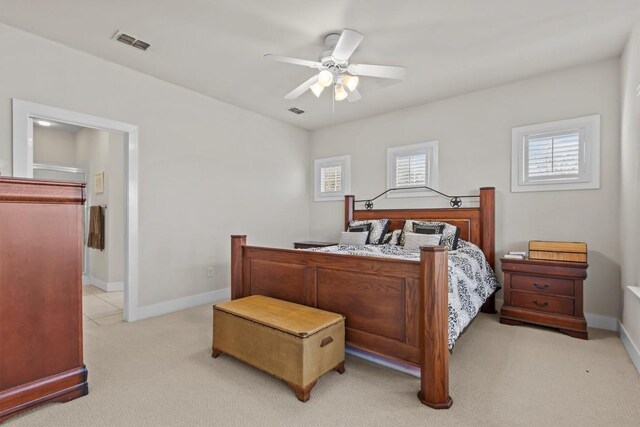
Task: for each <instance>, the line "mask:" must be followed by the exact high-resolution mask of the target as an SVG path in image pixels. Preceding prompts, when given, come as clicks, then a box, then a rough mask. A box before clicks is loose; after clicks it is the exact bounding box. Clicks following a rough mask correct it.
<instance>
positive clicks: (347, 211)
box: [344, 195, 356, 230]
mask: <svg viewBox="0 0 640 427" xmlns="http://www.w3.org/2000/svg"><path fill="white" fill-rule="evenodd" d="M355 204H356V196H352V195H348V196H344V229H345V230H347V229H348V228H349V223H350V222H351V221H353V210H354V209H355Z"/></svg>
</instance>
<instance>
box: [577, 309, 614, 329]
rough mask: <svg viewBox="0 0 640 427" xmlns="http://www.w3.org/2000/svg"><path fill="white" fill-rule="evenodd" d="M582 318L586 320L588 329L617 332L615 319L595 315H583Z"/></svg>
mask: <svg viewBox="0 0 640 427" xmlns="http://www.w3.org/2000/svg"><path fill="white" fill-rule="evenodd" d="M584 317H585V319H586V320H587V326H588V327H589V328H596V329H604V330H607V331H614V332H618V319H616V318H615V317H610V316H603V315H601V314H595V313H585V314H584Z"/></svg>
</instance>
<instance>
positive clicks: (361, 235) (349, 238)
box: [338, 231, 369, 246]
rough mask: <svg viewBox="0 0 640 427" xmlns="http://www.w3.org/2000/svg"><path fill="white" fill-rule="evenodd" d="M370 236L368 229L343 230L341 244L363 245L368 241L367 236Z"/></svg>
mask: <svg viewBox="0 0 640 427" xmlns="http://www.w3.org/2000/svg"><path fill="white" fill-rule="evenodd" d="M368 237H369V232H368V231H360V232H358V231H343V232H342V235H341V236H340V243H338V244H339V245H355V246H363V245H365V244H366V243H367V238H368Z"/></svg>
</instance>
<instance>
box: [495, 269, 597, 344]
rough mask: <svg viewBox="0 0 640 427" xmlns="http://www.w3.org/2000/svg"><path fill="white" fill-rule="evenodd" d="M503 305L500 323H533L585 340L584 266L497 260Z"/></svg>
mask: <svg viewBox="0 0 640 427" xmlns="http://www.w3.org/2000/svg"><path fill="white" fill-rule="evenodd" d="M501 262H502V272H503V273H504V288H503V292H504V305H503V306H502V309H501V310H500V323H505V324H508V325H521V324H523V323H533V324H536V325H541V326H549V327H552V328H556V329H559V330H560V331H561V332H564V333H565V334H567V335H571V336H572V337H576V338H582V339H585V340H586V339H588V335H587V322H586V321H585V319H584V313H583V308H582V303H583V299H582V287H583V281H584V279H586V277H587V267H588V264H586V263H582V262H562V261H543V260H530V259H525V260H514V259H504V258H503V259H501Z"/></svg>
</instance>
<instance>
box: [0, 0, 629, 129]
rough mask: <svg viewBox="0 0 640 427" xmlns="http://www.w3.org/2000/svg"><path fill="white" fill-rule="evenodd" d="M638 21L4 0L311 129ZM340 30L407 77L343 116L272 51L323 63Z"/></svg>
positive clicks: (268, 4) (450, 10)
mask: <svg viewBox="0 0 640 427" xmlns="http://www.w3.org/2000/svg"><path fill="white" fill-rule="evenodd" d="M639 16H640V0H481V1H480V0H448V1H443V0H417V1H410V0H407V1H389V0H383V1H380V0H351V1H349V0H324V1H306V0H279V1H275V0H270V1H265V0H223V1H212V0H208V1H207V0H165V1H157V0H156V1H153V0H135V1H131V0H128V1H122V0H109V1H104V0H56V1H50V0H49V1H47V0H31V1H24V0H0V22H3V23H6V24H8V25H11V26H14V27H17V28H21V29H24V30H27V31H30V32H32V33H35V34H38V35H41V36H44V37H46V38H49V39H52V40H55V41H57V42H60V43H63V44H66V45H68V46H71V47H73V48H76V49H79V50H82V51H85V52H89V53H91V54H93V55H95V56H98V57H102V58H105V59H107V60H110V61H113V62H116V63H118V64H121V65H124V66H127V67H129V68H132V69H135V70H138V71H141V72H143V73H147V74H150V75H153V76H156V77H158V78H161V79H163V80H166V81H169V82H172V83H175V84H178V85H181V86H184V87H187V88H190V89H192V90H195V91H197V92H201V93H203V94H206V95H209V96H212V97H215V98H218V99H220V100H223V101H225V102H228V103H231V104H235V105H238V106H240V107H244V108H246V109H249V110H252V111H256V112H259V113H262V114H264V115H266V116H270V117H273V118H275V119H278V120H282V121H285V122H288V123H291V124H294V125H296V126H299V127H302V128H306V129H317V128H321V127H325V126H330V125H333V124H337V123H341V122H345V121H349V120H354V119H358V118H362V117H367V116H372V115H375V114H380V113H384V112H387V111H391V110H396V109H399V108H403V107H408V106H412V105H416V104H421V103H424V102H428V101H432V100H436V99H441V98H444V97H448V96H453V95H457V94H461V93H465V92H469V91H473V90H477V89H482V88H486V87H490V86H494V85H496V84H501V83H505V82H509V81H514V80H517V79H521V78H524V77H528V76H532V75H536V74H540V73H544V72H548V71H552V70H556V69H561V68H566V67H570V66H573V65H578V64H582V63H587V62H591V61H596V60H599V59H605V58H610V57H614V56H617V55H619V54H620V52H621V50H622V48H623V46H624V42H625V40H626V38H627V36H628V35H629V32H630V30H631V28H632V26H633V24H634V23H635V22H637V19H638V17H639ZM343 28H352V29H355V30H357V31H359V32H361V33H363V34H364V35H365V39H364V41H363V42H362V43H361V44H360V47H359V48H358V50H357V51H356V52H355V54H354V55H353V57H352V61H351V62H353V63H370V64H384V65H402V66H405V67H407V68H408V69H409V72H408V77H407V79H406V80H405V81H404V82H402V83H399V84H391V85H389V84H386V82H378V81H376V79H373V78H366V79H361V86H360V87H359V89H360V92H361V93H362V96H363V99H362V100H361V101H359V102H356V103H348V102H346V101H343V102H339V103H338V102H336V103H335V112H333V111H332V101H331V96H329V94H327V93H325V94H323V96H321V98H320V99H317V98H315V96H313V94H312V93H311V92H308V93H306V94H304V95H303V96H302V97H300V98H298V99H297V100H295V101H287V100H285V99H284V98H283V97H284V95H285V94H286V93H288V92H289V91H291V90H292V89H293V88H294V87H296V86H297V85H298V84H300V83H302V82H303V81H305V80H306V79H308V78H309V77H310V76H312V75H313V70H311V69H309V68H305V67H299V66H294V65H287V64H281V63H275V62H271V61H268V60H265V59H263V55H264V54H266V53H275V54H281V55H287V56H294V57H299V58H307V59H312V60H316V59H317V57H318V55H319V54H320V53H321V52H322V51H323V50H324V45H323V37H324V35H326V34H327V33H330V32H340V31H341V30H342V29H343ZM118 29H120V30H121V31H123V32H125V33H128V34H130V35H132V36H135V37H139V38H140V39H142V40H144V41H146V42H149V43H151V48H150V49H149V50H148V51H146V52H143V51H139V50H137V49H135V48H132V47H129V46H126V45H124V44H121V43H118V42H115V41H113V40H111V36H112V35H113V34H114V32H115V31H116V30H118ZM293 106H295V107H298V108H301V109H303V110H305V111H306V113H305V114H302V115H295V114H293V113H290V112H288V111H287V110H288V109H289V108H290V107H293Z"/></svg>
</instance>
